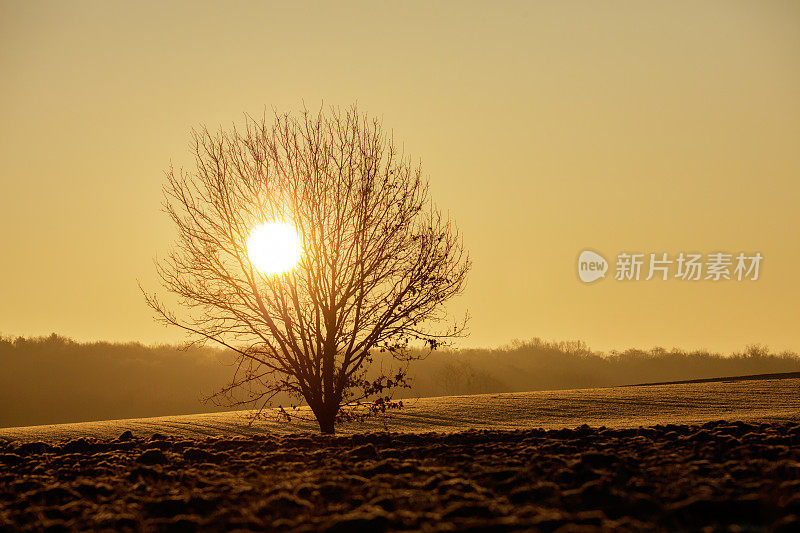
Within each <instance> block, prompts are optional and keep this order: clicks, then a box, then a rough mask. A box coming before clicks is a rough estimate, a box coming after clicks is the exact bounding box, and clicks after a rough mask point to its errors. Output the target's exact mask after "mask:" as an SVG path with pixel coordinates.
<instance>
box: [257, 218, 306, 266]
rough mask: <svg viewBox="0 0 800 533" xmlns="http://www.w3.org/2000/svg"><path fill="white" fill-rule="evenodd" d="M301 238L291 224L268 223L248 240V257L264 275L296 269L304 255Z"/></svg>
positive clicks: (259, 227) (258, 228) (261, 226)
mask: <svg viewBox="0 0 800 533" xmlns="http://www.w3.org/2000/svg"><path fill="white" fill-rule="evenodd" d="M302 251H303V250H302V246H301V245H300V238H299V237H298V236H297V230H296V229H295V227H294V226H292V225H291V224H286V223H284V222H266V223H264V224H261V225H260V226H256V227H255V228H254V229H253V231H252V232H251V233H250V237H248V239H247V255H248V257H249V258H250V262H251V263H252V264H253V266H254V267H256V270H258V271H259V272H261V273H262V274H280V273H282V272H286V271H288V270H291V269H292V268H294V266H295V265H296V264H297V262H298V261H299V260H300V255H301V254H302Z"/></svg>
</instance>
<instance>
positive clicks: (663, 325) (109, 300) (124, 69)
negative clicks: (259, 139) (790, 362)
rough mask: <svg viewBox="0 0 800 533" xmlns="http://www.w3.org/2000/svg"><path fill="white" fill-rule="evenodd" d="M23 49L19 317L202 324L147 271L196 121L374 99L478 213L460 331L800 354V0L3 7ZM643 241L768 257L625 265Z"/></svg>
mask: <svg viewBox="0 0 800 533" xmlns="http://www.w3.org/2000/svg"><path fill="white" fill-rule="evenodd" d="M0 69H2V70H1V71H0V72H2V75H0V162H2V166H0V168H1V169H2V170H1V171H0V184H2V187H1V188H0V239H2V263H0V298H2V304H0V333H2V334H5V335H16V334H24V335H31V334H47V333H50V332H51V331H55V332H59V333H61V334H65V335H69V336H73V337H75V338H77V339H111V340H125V341H127V340H140V341H144V342H155V341H172V340H179V339H181V338H182V337H181V336H180V333H179V332H178V331H175V330H168V329H165V328H163V327H162V326H159V325H157V324H155V323H154V322H153V320H152V316H151V313H150V311H149V309H148V308H147V307H146V306H145V304H144V301H143V298H142V296H141V294H140V292H139V289H138V288H137V283H136V281H137V279H139V280H141V281H142V283H143V284H144V285H145V286H146V287H149V288H153V289H154V288H156V281H155V276H154V270H153V265H152V258H153V257H154V255H156V254H157V253H164V251H165V250H166V249H167V248H168V245H169V243H170V240H171V239H172V237H173V230H172V228H171V226H170V224H169V221H168V220H167V218H166V216H165V215H163V214H162V213H161V211H160V209H161V207H160V202H161V191H160V187H161V185H162V183H163V180H164V176H163V171H164V170H165V169H166V168H167V166H168V165H169V164H170V161H173V162H174V163H175V164H176V165H181V164H186V163H188V162H189V158H188V138H189V137H188V135H189V130H190V128H191V127H193V126H196V125H198V124H200V123H206V124H208V125H210V126H212V127H217V126H219V125H220V124H222V125H225V126H228V125H230V124H232V123H234V122H237V123H239V122H241V120H242V117H243V114H244V113H245V112H250V113H261V112H262V111H263V109H264V106H268V107H272V106H275V107H277V108H278V109H279V110H288V109H297V108H298V107H300V106H301V104H302V102H303V101H305V102H306V103H307V104H308V105H309V106H311V107H317V106H319V104H320V102H322V101H324V102H325V103H326V104H336V105H347V104H350V103H352V102H353V101H356V100H357V101H358V103H359V106H360V107H361V109H362V110H363V111H366V112H369V113H371V114H376V115H379V116H381V117H383V119H384V125H385V126H386V127H388V128H391V129H393V130H394V133H395V135H396V137H397V138H398V139H400V140H402V141H403V143H404V146H405V149H406V150H407V151H409V152H411V153H412V154H413V155H414V156H417V157H420V158H421V159H422V161H423V166H424V169H425V171H426V173H427V175H428V176H429V177H430V180H431V184H432V190H433V195H434V199H435V200H436V201H437V203H438V204H439V206H440V207H441V208H442V209H444V210H446V211H449V212H450V214H451V215H452V216H453V217H454V218H455V219H456V220H457V221H458V223H459V225H460V227H461V229H462V230H463V233H464V236H465V243H466V246H467V247H468V249H469V250H470V252H471V254H472V258H473V261H474V267H473V271H472V273H471V276H470V280H469V285H468V288H467V291H466V293H465V294H464V295H463V296H462V297H461V298H460V299H459V300H458V301H457V302H455V304H454V305H453V309H454V310H455V311H459V310H463V309H469V311H470V314H471V315H472V320H471V328H470V329H471V331H472V335H471V337H470V338H469V339H468V340H466V341H464V342H462V345H466V346H475V345H480V346H490V345H498V344H503V343H506V342H508V341H509V340H511V339H513V338H527V337H531V336H540V337H544V338H548V339H558V340H568V339H581V340H585V341H586V342H587V343H589V345H590V346H592V347H593V348H597V349H610V348H625V347H629V346H643V347H650V346H653V345H663V346H667V347H672V346H681V347H687V348H699V347H706V348H709V349H714V350H732V349H737V348H742V347H743V346H744V345H745V344H748V343H755V342H759V343H766V344H768V345H769V346H770V347H773V348H775V349H784V348H789V349H794V350H800V328H798V318H800V312H799V311H798V309H799V307H798V297H800V230H799V229H798V228H800V211H798V201H800V3H797V2H764V1H758V2H756V1H753V2H732V1H724V2H696V1H691V2H661V3H659V4H656V3H654V2H652V3H646V2H552V3H530V2H520V3H499V2H491V3H489V2H486V3H475V4H467V3H464V2H452V3H429V2H421V3H409V2H398V3H391V4H389V3H357V4H356V3H353V4H343V3H336V4H333V3H321V2H320V3H314V4H300V3H294V2H292V3H286V4H274V5H269V4H265V3H260V2H259V3H245V2H237V3H234V6H231V5H229V4H228V3H226V4H225V5H223V4H222V3H219V4H217V5H214V4H211V5H202V4H201V3H198V2H186V3H180V2H165V3H162V2H153V3H150V2H142V1H137V2H129V3H125V4H123V3H120V2H92V3H86V2H69V3H67V2H64V3H55V2H52V3H37V2H7V1H0ZM585 248H590V249H593V250H596V251H598V252H600V253H602V254H603V255H604V256H605V257H606V258H607V259H608V260H609V261H610V262H611V267H610V268H611V270H610V271H609V274H608V275H607V277H606V279H604V280H600V281H597V282H594V283H592V284H584V283H582V282H581V281H580V280H579V279H578V276H577V269H576V260H577V256H578V254H579V253H580V252H581V250H583V249H585ZM623 251H628V252H641V253H650V252H655V253H658V254H660V253H663V252H666V253H669V254H670V255H675V254H678V253H679V252H682V251H684V252H690V251H694V252H700V253H704V254H705V253H712V252H719V251H723V252H729V253H738V252H740V251H743V252H748V253H751V252H760V253H761V254H762V255H763V256H764V261H763V263H762V265H761V273H760V279H759V280H757V281H754V282H753V281H742V282H737V281H721V282H713V281H697V282H689V281H682V280H675V279H673V280H671V281H666V282H664V281H656V280H651V281H638V282H637V281H628V282H622V281H616V280H614V279H613V275H614V272H613V269H614V261H615V259H616V255H617V254H618V253H619V252H623Z"/></svg>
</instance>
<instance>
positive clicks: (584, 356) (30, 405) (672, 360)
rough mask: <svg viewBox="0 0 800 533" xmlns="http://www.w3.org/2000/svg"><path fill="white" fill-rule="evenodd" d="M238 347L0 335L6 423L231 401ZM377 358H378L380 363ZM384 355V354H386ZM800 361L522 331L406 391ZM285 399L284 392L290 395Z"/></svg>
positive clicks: (656, 377)
mask: <svg viewBox="0 0 800 533" xmlns="http://www.w3.org/2000/svg"><path fill="white" fill-rule="evenodd" d="M233 362H234V357H233V356H232V354H231V353H230V352H225V351H223V350H218V349H215V348H209V347H192V348H188V349H182V348H180V347H177V346H170V345H162V346H145V345H143V344H139V343H128V344H118V343H108V342H96V343H78V342H75V341H72V340H70V339H67V338H65V337H61V336H58V335H55V334H53V335H51V336H49V337H37V338H22V337H18V338H7V337H1V336H0V427H9V426H22V425H35V424H53V423H60V422H79V421H89V420H104V419H114V418H135V417H148V416H163V415H172V414H189V413H199V412H206V411H222V410H227V409H229V408H226V407H225V406H218V405H215V404H213V403H208V402H203V401H201V400H202V399H203V398H204V397H207V396H209V395H210V394H211V393H213V392H215V391H216V390H218V389H219V388H220V387H222V386H223V385H224V384H225V383H226V382H228V381H229V380H230V378H231V376H232V375H233V367H232V366H231V364H232V363H233ZM380 363H381V361H380V359H378V360H377V361H376V364H380ZM388 363H389V362H388V361H383V364H388ZM793 371H800V356H798V355H797V354H795V353H790V352H784V353H780V354H775V353H770V352H769V351H768V350H767V349H766V348H765V347H762V346H749V347H747V348H746V349H745V350H744V351H743V352H741V353H734V354H731V355H722V354H717V353H710V352H705V351H696V352H684V351H680V350H670V351H668V350H665V349H663V348H653V349H650V350H637V349H630V350H626V351H624V352H616V351H612V352H610V353H600V352H596V351H592V350H590V349H589V348H588V346H586V344H585V343H583V342H547V341H542V340H540V339H531V340H528V341H515V342H513V343H511V344H510V345H508V346H504V347H502V348H497V349H464V350H457V351H449V350H445V351H437V352H433V353H432V354H430V355H429V356H427V357H426V358H425V359H422V360H420V361H416V362H413V363H412V364H411V367H410V375H411V377H412V384H413V388H412V389H411V390H410V391H403V394H402V395H401V396H403V397H410V396H443V395H461V394H482V393H493V392H520V391H530V390H546V389H571V388H582V387H605V386H615V385H626V384H632V383H645V382H655V381H678V380H685V379H698V378H713V377H722V376H737V375H747V374H762V373H773V372H793ZM286 400H287V399H285V398H284V399H283V401H284V402H285V401H286Z"/></svg>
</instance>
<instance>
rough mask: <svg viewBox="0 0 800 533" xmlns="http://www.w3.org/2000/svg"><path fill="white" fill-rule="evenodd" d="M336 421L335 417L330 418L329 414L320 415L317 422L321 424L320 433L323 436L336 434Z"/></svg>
mask: <svg viewBox="0 0 800 533" xmlns="http://www.w3.org/2000/svg"><path fill="white" fill-rule="evenodd" d="M335 420H336V417H335V416H330V415H329V414H328V413H325V412H323V413H320V414H318V415H317V422H319V431H320V433H322V434H323V435H333V434H334V433H335V430H334V427H333V426H334V421H335Z"/></svg>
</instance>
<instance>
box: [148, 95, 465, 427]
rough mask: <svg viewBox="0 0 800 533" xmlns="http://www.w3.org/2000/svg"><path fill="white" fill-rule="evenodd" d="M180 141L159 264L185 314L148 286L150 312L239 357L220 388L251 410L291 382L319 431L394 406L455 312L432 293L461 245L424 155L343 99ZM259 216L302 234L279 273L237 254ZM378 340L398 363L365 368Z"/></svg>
mask: <svg viewBox="0 0 800 533" xmlns="http://www.w3.org/2000/svg"><path fill="white" fill-rule="evenodd" d="M192 139H193V142H192V144H191V148H192V152H193V155H194V158H195V168H193V169H192V170H190V171H186V170H179V171H176V170H175V169H174V168H170V169H169V170H168V172H167V178H168V180H167V184H166V185H165V187H164V194H165V202H164V205H165V209H166V212H167V213H168V214H169V216H170V217H171V219H172V221H173V222H174V223H175V226H176V227H177V230H178V237H177V240H176V243H175V245H174V248H173V249H172V251H171V252H170V254H169V256H168V257H167V258H166V259H164V260H162V261H157V269H158V274H159V276H160V279H161V281H162V285H163V287H164V288H165V289H167V290H168V291H169V292H171V293H174V294H176V295H177V296H178V297H179V301H180V303H181V304H182V305H180V306H179V307H180V308H181V312H180V314H178V313H176V312H174V311H172V310H170V309H168V307H167V306H165V305H164V303H163V301H162V300H160V299H159V298H158V297H157V296H156V295H155V294H145V296H146V299H147V302H148V304H149V305H150V306H151V307H152V308H153V309H154V310H155V311H156V313H157V315H158V317H159V318H160V319H161V320H163V321H165V322H166V323H169V324H173V325H175V326H179V327H181V328H183V329H185V330H186V331H188V332H189V333H190V337H191V338H192V339H194V340H197V341H200V342H206V341H212V342H215V343H218V344H220V345H222V346H225V347H227V348H229V349H231V350H233V351H235V352H236V353H237V354H238V363H237V368H236V372H235V374H234V377H233V379H232V381H231V383H230V384H229V385H228V386H227V387H225V388H224V389H223V390H222V391H220V392H219V393H218V396H219V397H224V398H225V399H226V401H228V402H229V403H231V404H233V405H243V404H245V403H249V404H251V405H253V406H256V407H258V412H261V409H263V408H264V406H267V405H270V402H271V400H272V399H273V398H275V397H276V395H278V394H279V393H289V394H290V395H292V396H294V397H297V398H298V399H300V400H301V401H302V400H304V401H305V403H307V405H308V406H309V407H310V409H311V411H313V414H314V416H315V417H316V420H317V421H318V422H319V427H320V430H321V431H322V432H323V433H333V432H334V425H335V423H337V422H339V421H342V420H346V419H350V418H352V417H361V416H364V415H365V414H371V413H375V412H385V410H386V409H388V408H391V407H396V406H397V405H398V404H399V402H395V401H393V399H392V398H393V396H392V391H393V390H396V389H397V388H398V387H404V386H408V383H407V379H406V377H407V374H406V370H407V368H408V362H409V361H411V360H412V359H414V358H417V357H420V354H421V353H424V351H420V350H416V349H412V347H413V346H415V345H416V344H421V345H423V346H425V347H426V348H427V349H428V350H432V349H435V348H436V347H438V346H440V345H441V344H443V343H445V342H447V341H448V340H449V339H452V338H453V337H457V336H460V335H462V334H463V332H464V326H465V323H466V317H465V319H464V321H455V320H453V319H452V317H450V316H449V315H448V314H447V313H446V311H445V309H444V305H443V304H444V303H445V301H447V300H448V299H449V298H451V297H452V296H454V295H456V294H458V293H460V292H461V291H462V290H463V287H464V283H465V279H466V275H467V272H468V270H469V267H470V261H469V257H468V255H467V254H466V252H465V251H464V248H463V245H462V241H461V238H460V235H459V232H458V230H457V229H456V227H455V226H454V224H453V223H452V222H451V221H450V220H449V218H448V217H446V216H443V215H442V213H441V212H440V211H439V210H438V209H437V208H436V207H435V205H434V204H433V203H432V202H431V201H430V199H429V194H428V183H427V181H426V180H425V179H423V176H422V170H421V166H420V165H418V164H417V165H415V164H412V162H411V160H410V158H409V157H406V156H404V155H403V154H402V153H401V152H400V151H399V150H398V148H397V146H396V145H395V143H394V139H393V137H392V136H391V135H388V134H387V133H386V132H384V131H383V129H382V127H381V123H380V121H379V120H376V119H371V118H368V117H367V116H366V115H362V114H361V113H359V112H358V110H357V108H356V107H355V106H353V107H350V108H348V109H346V110H344V111H342V110H339V109H335V108H332V109H330V110H328V111H327V112H326V111H323V110H320V111H319V112H318V113H316V114H314V113H310V112H309V111H308V110H307V109H304V110H303V111H302V113H300V114H299V115H294V114H291V113H287V114H278V113H274V114H273V115H272V116H271V117H269V120H268V118H267V116H266V115H265V116H264V117H262V118H261V119H252V118H250V117H248V118H247V120H246V123H245V126H244V128H243V129H237V128H233V129H232V130H229V131H224V130H220V131H217V132H214V133H212V132H210V131H209V130H208V129H207V128H205V127H203V128H201V129H200V130H195V131H193V135H192ZM270 221H280V222H284V223H289V224H292V225H293V226H294V227H295V228H296V229H297V233H298V235H299V238H300V241H301V244H302V255H301V258H300V260H299V262H298V263H297V265H296V266H295V267H294V268H293V269H291V270H289V271H288V272H284V273H281V274H273V275H268V274H263V273H260V272H259V271H258V270H257V269H256V268H255V267H254V265H253V264H252V263H251V261H250V259H249V256H248V250H247V244H246V243H247V239H248V236H249V235H250V233H251V231H252V229H253V228H254V227H256V226H257V225H258V224H260V223H264V222H270ZM375 352H386V353H388V354H391V355H392V356H393V357H392V358H391V359H392V360H393V361H395V362H398V365H396V367H395V366H394V365H393V366H392V367H391V368H390V370H388V371H387V369H382V370H378V371H377V372H376V370H375V369H373V370H371V371H370V372H369V373H368V370H369V367H370V363H372V362H373V360H374V359H373V358H374V356H375ZM375 366H377V365H375ZM242 393H243V394H242ZM283 412H284V413H287V412H286V411H285V410H283ZM287 414H288V413H287Z"/></svg>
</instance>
